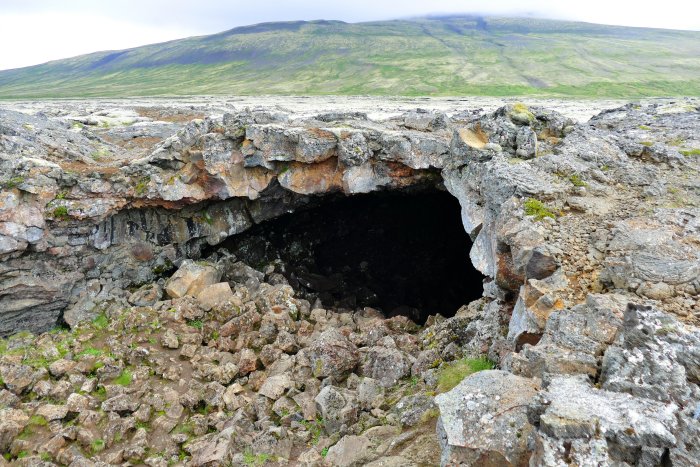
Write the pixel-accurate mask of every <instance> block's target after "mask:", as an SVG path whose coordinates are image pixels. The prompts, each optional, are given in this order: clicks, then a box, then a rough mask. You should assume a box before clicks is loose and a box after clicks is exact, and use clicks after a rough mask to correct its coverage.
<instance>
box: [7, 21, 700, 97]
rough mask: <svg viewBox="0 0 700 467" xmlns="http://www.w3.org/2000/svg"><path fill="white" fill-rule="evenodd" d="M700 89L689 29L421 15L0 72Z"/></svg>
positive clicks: (202, 90) (86, 90)
mask: <svg viewBox="0 0 700 467" xmlns="http://www.w3.org/2000/svg"><path fill="white" fill-rule="evenodd" d="M193 94H248V95H250V94H291V95H304V94H309V95H313V94H346V95H357V94H374V95H410V96H415V95H494V96H500V95H542V96H548V95H551V96H572V97H643V96H678V95H700V32H692V31H674V30H662V29H645V28H629V27H619V26H603V25H597V24H588V23H576V22H566V21H551V20H535V19H518V18H495V17H494V18H481V17H473V16H449V17H428V18H418V19H410V20H396V21H378V22H369V23H357V24H348V23H344V22H341V21H309V22H307V21H294V22H281V23H264V24H258V25H253V26H245V27H239V28H235V29H231V30H229V31H225V32H222V33H219V34H214V35H210V36H200V37H192V38H188V39H180V40H175V41H170V42H165V43H161V44H154V45H148V46H144V47H137V48H133V49H128V50H122V51H109V52H97V53H93V54H89V55H81V56H78V57H74V58H68V59H64V60H57V61H53V62H49V63H46V64H43V65H37V66H32V67H27V68H21V69H16V70H7V71H0V98H27V97H32V98H42V97H99V96H154V95H193Z"/></svg>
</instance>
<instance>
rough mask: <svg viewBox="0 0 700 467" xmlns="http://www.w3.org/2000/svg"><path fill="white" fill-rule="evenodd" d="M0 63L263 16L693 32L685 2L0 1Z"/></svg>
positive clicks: (216, 28)
mask: <svg viewBox="0 0 700 467" xmlns="http://www.w3.org/2000/svg"><path fill="white" fill-rule="evenodd" d="M1 1H2V5H0V43H1V44H3V47H2V53H0V69H6V68H15V67H20V66H27V65H33V64H36V63H41V62H45V61H48V60H54V59H59V58H65V57H70V56H73V55H79V54H83V53H89V52H96V51H100V50H111V49H123V48H129V47H134V46H138V45H144V44H149V43H154V42H160V41H165V40H170V39H177V38H181V37H187V36H191V35H197V34H211V33H216V32H220V31H223V30H226V29H230V28H233V27H236V26H242V25H246V24H253V23H260V22H265V21H285V20H287V21H289V20H311V19H339V20H344V21H349V22H356V21H371V20H379V19H390V18H403V17H409V16H419V15H425V14H430V13H484V14H498V15H511V16H534V17H543V18H554V19H568V20H578V21H588V22H592V23H603V24H618V25H626V26H643V27H659V28H669V29H692V30H700V4H698V3H695V2H691V1H689V0H665V1H664V2H663V4H659V3H658V2H649V1H644V0H635V1H631V0H588V1H586V2H568V1H563V0H431V1H430V2H427V1H425V0H402V1H401V2H399V1H394V0H353V1H351V2H348V1H334V2H331V1H321V0H257V1H256V2H251V1H250V0H208V1H201V0H200V1H197V2H193V1H191V0H120V1H119V2H113V1H95V0H71V1H65V0H1Z"/></svg>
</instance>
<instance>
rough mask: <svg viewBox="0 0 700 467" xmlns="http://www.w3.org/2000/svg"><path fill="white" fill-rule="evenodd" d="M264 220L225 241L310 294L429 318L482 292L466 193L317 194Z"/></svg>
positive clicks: (340, 304)
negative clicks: (462, 199) (464, 205)
mask: <svg viewBox="0 0 700 467" xmlns="http://www.w3.org/2000/svg"><path fill="white" fill-rule="evenodd" d="M310 204H311V206H312V207H307V208H305V209H302V210H298V211H295V212H293V213H290V214H285V215H283V216H281V217H278V218H276V219H272V220H269V221H265V222H262V223H260V224H258V225H255V226H254V227H252V228H251V229H249V230H247V231H246V232H243V233H241V234H238V235H234V236H231V237H229V238H228V239H226V240H225V241H224V242H223V243H222V244H219V245H218V246H216V247H215V248H216V249H218V248H221V247H223V248H225V249H226V250H228V251H229V252H230V253H232V254H234V255H236V256H237V257H238V258H239V259H241V260H243V261H245V262H246V263H248V264H249V265H251V266H253V267H255V268H257V269H261V270H262V269H265V268H268V271H269V267H268V266H269V265H274V267H275V272H278V273H281V274H282V275H284V276H285V277H286V279H287V280H288V282H289V284H290V285H291V286H292V287H293V288H294V289H295V290H296V291H297V293H299V294H300V295H301V296H302V297H304V298H306V299H308V300H309V301H310V302H311V303H314V301H315V300H316V299H318V300H320V301H321V303H322V304H323V306H325V307H335V308H339V309H343V308H344V309H354V308H358V307H365V306H370V307H373V308H377V309H379V310H381V311H382V312H384V313H385V314H386V315H388V316H393V315H396V314H402V315H406V316H408V317H410V318H411V319H413V320H414V321H416V322H417V323H419V324H423V323H424V322H425V320H426V319H427V317H428V316H429V315H432V314H436V313H440V314H441V315H443V316H446V317H450V316H454V314H455V312H456V311H457V310H458V309H459V308H460V307H461V306H462V305H464V304H466V303H469V302H470V301H472V300H475V299H477V298H479V297H481V295H482V291H483V279H484V276H483V275H482V274H481V273H480V272H479V271H477V270H476V269H475V268H474V267H473V266H472V264H471V261H470V260H469V250H470V248H471V245H472V242H471V240H470V238H469V236H468V235H467V233H466V232H465V231H464V228H463V226H462V223H461V216H460V206H459V202H458V201H457V200H456V199H455V198H454V197H453V196H451V195H450V194H449V193H447V192H445V191H440V190H437V189H430V190H425V189H423V190H413V191H408V192H407V191H402V192H395V191H384V192H375V193H370V194H363V195H354V196H350V197H346V196H342V195H337V196H325V197H323V198H318V199H315V200H313V201H312V202H311V203H310Z"/></svg>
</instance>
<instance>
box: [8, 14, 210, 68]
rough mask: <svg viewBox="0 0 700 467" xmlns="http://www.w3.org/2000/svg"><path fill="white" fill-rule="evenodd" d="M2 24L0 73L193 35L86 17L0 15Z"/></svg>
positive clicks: (84, 15)
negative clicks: (82, 55) (3, 70)
mask: <svg viewBox="0 0 700 467" xmlns="http://www.w3.org/2000/svg"><path fill="white" fill-rule="evenodd" d="M2 22H3V24H2V25H1V26H0V44H3V46H2V53H1V54H0V70H2V69H7V68H18V67H22V66H28V65H35V64H37V63H43V62H46V61H49V60H56V59H60V58H66V57H72V56H75V55H81V54H86V53H91V52H97V51H101V50H111V49H124V48H129V47H136V46H139V45H144V44H150V43H154V42H163V41H166V40H170V39H178V38H181V37H186V36H191V35H193V34H196V31H193V30H188V29H186V28H175V27H163V26H158V25H145V24H138V23H134V22H130V21H128V20H126V19H112V18H107V17H104V16H97V15H90V14H67V13H34V14H27V13H24V14H9V15H3V18H2Z"/></svg>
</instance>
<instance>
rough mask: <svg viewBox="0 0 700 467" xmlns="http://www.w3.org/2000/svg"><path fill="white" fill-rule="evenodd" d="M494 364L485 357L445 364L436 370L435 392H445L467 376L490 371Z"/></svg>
mask: <svg viewBox="0 0 700 467" xmlns="http://www.w3.org/2000/svg"><path fill="white" fill-rule="evenodd" d="M493 368H494V364H493V362H492V361H491V360H489V359H487V358H486V357H480V358H463V359H461V360H457V361H454V362H451V363H446V364H444V365H443V366H442V367H440V369H439V370H438V384H437V391H438V392H439V393H442V392H447V391H449V390H451V389H452V388H454V387H455V386H457V385H458V384H459V383H460V382H461V381H462V380H463V379H464V378H466V377H467V376H469V375H471V374H473V373H476V372H478V371H483V370H492V369H493Z"/></svg>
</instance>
